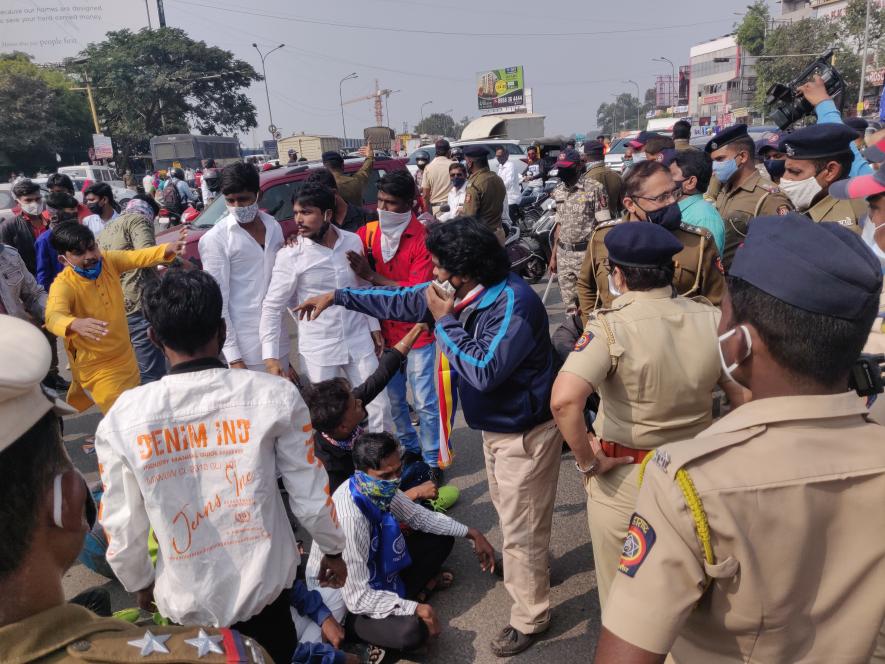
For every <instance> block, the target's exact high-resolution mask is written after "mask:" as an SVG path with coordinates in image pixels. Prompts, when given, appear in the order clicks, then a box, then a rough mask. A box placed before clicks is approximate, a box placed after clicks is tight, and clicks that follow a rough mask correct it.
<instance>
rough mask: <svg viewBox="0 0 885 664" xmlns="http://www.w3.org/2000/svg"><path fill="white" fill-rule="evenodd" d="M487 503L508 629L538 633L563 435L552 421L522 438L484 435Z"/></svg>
mask: <svg viewBox="0 0 885 664" xmlns="http://www.w3.org/2000/svg"><path fill="white" fill-rule="evenodd" d="M482 440H483V451H484V453H485V461H486V472H487V473H488V478H489V493H490V494H491V496H492V504H494V506H495V510H496V511H497V512H498V518H499V519H500V521H501V532H502V534H503V537H504V546H503V556H504V586H505V587H506V588H507V592H508V593H510V597H511V598H512V599H513V602H514V604H513V607H512V608H511V609H510V625H511V626H513V627H515V628H516V629H518V630H519V631H520V632H522V633H524V634H537V633H540V632H543V631H544V630H545V629H547V626H548V625H549V623H550V564H549V553H550V530H551V528H552V525H553V504H554V502H555V501H556V484H557V482H558V481H559V457H560V453H561V451H562V435H561V434H560V433H559V430H558V429H557V428H556V425H555V424H554V423H553V420H550V421H549V422H545V423H543V424H539V425H538V426H536V427H535V428H534V429H531V430H530V431H526V432H523V433H493V432H489V431H483V433H482Z"/></svg>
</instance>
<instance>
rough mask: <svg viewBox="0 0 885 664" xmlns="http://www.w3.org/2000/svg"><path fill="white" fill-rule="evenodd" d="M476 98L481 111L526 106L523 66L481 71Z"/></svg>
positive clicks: (477, 76)
mask: <svg viewBox="0 0 885 664" xmlns="http://www.w3.org/2000/svg"><path fill="white" fill-rule="evenodd" d="M476 80H477V84H476V98H477V105H478V108H479V110H481V111H491V110H515V109H517V108H524V107H525V81H524V80H523V70H522V66H519V67H506V68H504V69H492V70H489V71H481V72H479V73H478V74H477V75H476Z"/></svg>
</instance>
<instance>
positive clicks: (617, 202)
mask: <svg viewBox="0 0 885 664" xmlns="http://www.w3.org/2000/svg"><path fill="white" fill-rule="evenodd" d="M584 168H585V169H586V171H585V173H584V175H583V176H582V177H583V178H584V179H585V180H587V179H590V180H596V181H597V182H598V183H599V184H601V185H602V187H603V189H605V193H606V198H608V211H609V214H611V218H612V219H615V218H616V217H618V216H619V215H620V214H621V186H622V185H623V181H622V180H621V176H620V175H619V174H618V173H616V172H615V171H613V170H612V169H610V168H608V167H607V166H606V165H605V143H603V142H602V141H584Z"/></svg>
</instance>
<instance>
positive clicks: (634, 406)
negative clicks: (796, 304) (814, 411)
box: [551, 222, 741, 608]
mask: <svg viewBox="0 0 885 664" xmlns="http://www.w3.org/2000/svg"><path fill="white" fill-rule="evenodd" d="M605 246H606V249H607V250H608V261H609V265H608V270H609V288H610V290H611V292H612V294H613V295H615V300H614V302H613V303H612V308H611V309H600V310H597V311H596V312H593V313H591V314H590V320H589V321H588V323H587V327H586V328H585V330H584V334H583V335H582V336H581V338H580V339H578V342H577V344H575V350H574V352H572V354H571V355H570V356H569V358H568V360H566V362H565V365H564V366H563V368H562V371H561V373H560V374H559V376H558V377H557V379H556V382H555V383H554V386H553V396H552V402H551V405H552V408H553V414H554V417H555V418H556V422H557V424H558V425H559V429H560V431H561V432H562V434H563V436H564V437H565V440H566V441H567V442H568V444H569V446H570V447H571V448H572V451H573V452H574V454H575V459H576V461H577V467H578V470H579V471H580V472H581V473H582V474H583V475H584V476H585V477H586V478H588V480H589V481H588V484H587V493H588V500H587V516H588V520H589V524H590V538H591V541H592V544H593V557H594V559H595V561H596V581H597V587H598V588H599V600H600V604H601V605H602V606H603V608H604V606H605V601H606V595H607V593H608V590H609V588H610V586H611V584H612V581H613V579H614V575H615V573H616V571H617V568H618V557H619V555H620V553H621V549H622V546H623V543H624V536H625V535H626V533H627V527H628V525H629V523H628V522H629V520H630V514H631V513H632V511H633V506H634V504H635V502H636V497H637V495H638V491H639V488H638V483H637V473H638V470H639V465H638V464H639V463H641V462H642V460H643V459H644V458H645V456H646V455H647V454H649V453H650V451H652V450H654V449H655V448H656V447H658V446H659V445H662V444H664V443H667V442H672V441H674V440H681V439H685V438H691V437H692V436H694V435H695V434H697V433H699V432H700V431H702V430H703V429H705V428H707V427H708V426H709V425H710V423H711V422H712V408H711V403H712V392H713V390H714V388H715V387H716V384H717V382H720V383H721V384H722V386H723V389H726V391H727V393H728V394H729V397H730V399H731V400H732V401H733V402H739V401H740V400H741V391H740V388H738V387H737V385H736V384H735V383H734V382H732V381H728V380H727V379H723V378H722V370H721V366H720V362H719V352H718V350H717V348H716V326H717V325H718V323H719V310H718V309H716V308H715V307H713V306H711V305H710V304H709V302H706V301H705V300H704V301H695V300H691V299H688V298H684V297H679V296H676V295H675V293H674V290H673V287H672V285H671V284H672V281H673V271H674V264H673V256H674V255H675V254H677V253H678V252H679V251H681V250H682V244H681V243H680V242H679V241H678V240H677V239H676V238H675V237H674V236H673V234H672V233H670V232H669V231H668V230H667V229H665V228H663V227H662V226H659V225H657V224H652V223H643V222H639V223H632V224H621V225H618V226H616V227H615V228H613V229H612V230H611V232H609V233H608V234H607V235H606V237H605ZM594 391H598V392H599V394H600V397H601V398H602V406H601V408H600V411H599V416H598V418H597V420H596V424H595V429H596V434H597V435H598V436H599V438H598V439H597V438H596V437H595V436H591V438H590V440H589V441H588V436H587V429H586V427H585V425H584V418H583V412H582V411H583V407H584V403H585V402H586V400H587V397H588V396H590V394H591V393H592V392H594Z"/></svg>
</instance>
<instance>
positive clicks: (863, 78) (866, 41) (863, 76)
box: [857, 0, 873, 115]
mask: <svg viewBox="0 0 885 664" xmlns="http://www.w3.org/2000/svg"><path fill="white" fill-rule="evenodd" d="M871 4H873V0H867V19H866V24H865V25H864V30H863V50H862V51H861V56H860V57H861V61H860V91H859V92H858V94H857V114H858V115H861V114H862V113H863V111H864V103H863V93H864V84H865V83H866V82H867V49H868V48H869V45H870V5H871Z"/></svg>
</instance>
